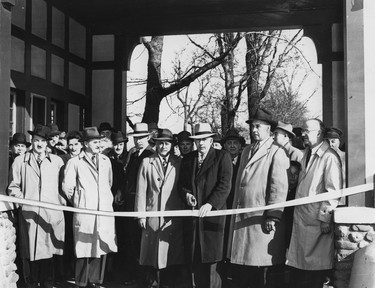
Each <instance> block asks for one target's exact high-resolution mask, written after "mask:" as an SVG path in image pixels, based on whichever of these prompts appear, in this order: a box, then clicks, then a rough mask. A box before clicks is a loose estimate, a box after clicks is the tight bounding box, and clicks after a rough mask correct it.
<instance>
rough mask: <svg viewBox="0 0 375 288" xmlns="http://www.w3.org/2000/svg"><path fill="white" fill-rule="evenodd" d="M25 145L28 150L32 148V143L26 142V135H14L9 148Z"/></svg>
mask: <svg viewBox="0 0 375 288" xmlns="http://www.w3.org/2000/svg"><path fill="white" fill-rule="evenodd" d="M17 144H24V145H26V148H28V147H30V145H31V143H30V142H27V141H26V135H25V134H23V133H14V135H13V136H12V139H11V140H10V142H9V146H12V145H17Z"/></svg>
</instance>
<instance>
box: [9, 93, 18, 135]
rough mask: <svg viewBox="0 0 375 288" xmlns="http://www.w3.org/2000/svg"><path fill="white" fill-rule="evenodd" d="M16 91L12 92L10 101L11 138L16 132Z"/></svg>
mask: <svg viewBox="0 0 375 288" xmlns="http://www.w3.org/2000/svg"><path fill="white" fill-rule="evenodd" d="M16 111H17V106H16V93H15V92H14V91H11V92H10V101H9V138H12V136H13V134H14V133H16V130H17V127H16V119H17V118H16V116H17V115H16Z"/></svg>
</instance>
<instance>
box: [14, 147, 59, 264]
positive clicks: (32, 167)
mask: <svg viewBox="0 0 375 288" xmlns="http://www.w3.org/2000/svg"><path fill="white" fill-rule="evenodd" d="M63 165H64V163H63V161H62V160H61V158H60V157H59V156H56V155H52V154H46V157H45V158H44V159H43V161H42V162H41V164H40V166H39V165H38V163H37V161H36V158H35V156H34V154H33V153H32V152H31V151H30V152H26V153H25V155H21V156H18V157H16V158H15V159H14V162H13V165H12V168H11V170H10V184H9V186H8V194H9V195H10V196H14V197H18V198H24V199H30V200H36V201H42V202H48V203H52V204H58V205H65V200H64V199H63V197H61V195H60V194H59V172H60V169H61V167H62V166H63ZM20 209H21V211H20V213H19V231H20V234H19V238H20V248H21V249H20V256H21V258H28V259H30V260H31V261H36V260H41V259H48V258H51V257H52V256H53V254H56V255H62V254H63V252H64V250H63V249H64V236H65V222H64V214H63V211H57V210H50V209H45V208H40V207H36V206H29V205H22V206H21V208H20Z"/></svg>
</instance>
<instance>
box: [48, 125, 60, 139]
mask: <svg viewBox="0 0 375 288" xmlns="http://www.w3.org/2000/svg"><path fill="white" fill-rule="evenodd" d="M47 126H48V128H49V129H50V132H49V136H50V137H53V136H57V135H60V134H61V131H60V130H59V126H57V124H55V123H49V124H48V125H47Z"/></svg>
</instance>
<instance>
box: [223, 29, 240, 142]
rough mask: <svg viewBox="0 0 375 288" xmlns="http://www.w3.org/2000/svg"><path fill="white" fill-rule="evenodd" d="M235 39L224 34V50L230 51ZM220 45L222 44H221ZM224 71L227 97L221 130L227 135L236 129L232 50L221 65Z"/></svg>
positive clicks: (231, 34) (231, 35) (230, 35)
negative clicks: (229, 131)
mask: <svg viewBox="0 0 375 288" xmlns="http://www.w3.org/2000/svg"><path fill="white" fill-rule="evenodd" d="M233 39H234V34H233V33H224V34H223V35H222V40H223V45H222V46H223V48H224V50H227V49H228V46H229V45H231V43H232V42H233ZM219 45H220V44H219ZM221 53H223V51H221ZM221 66H222V67H223V71H224V85H225V96H224V100H223V103H222V106H221V107H222V108H221V130H222V134H223V135H225V134H226V133H227V131H228V130H229V129H231V128H233V127H234V118H235V115H236V112H235V111H234V106H233V100H234V53H233V50H231V51H230V52H229V53H228V56H227V57H226V58H225V59H224V61H223V63H222V64H221Z"/></svg>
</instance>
